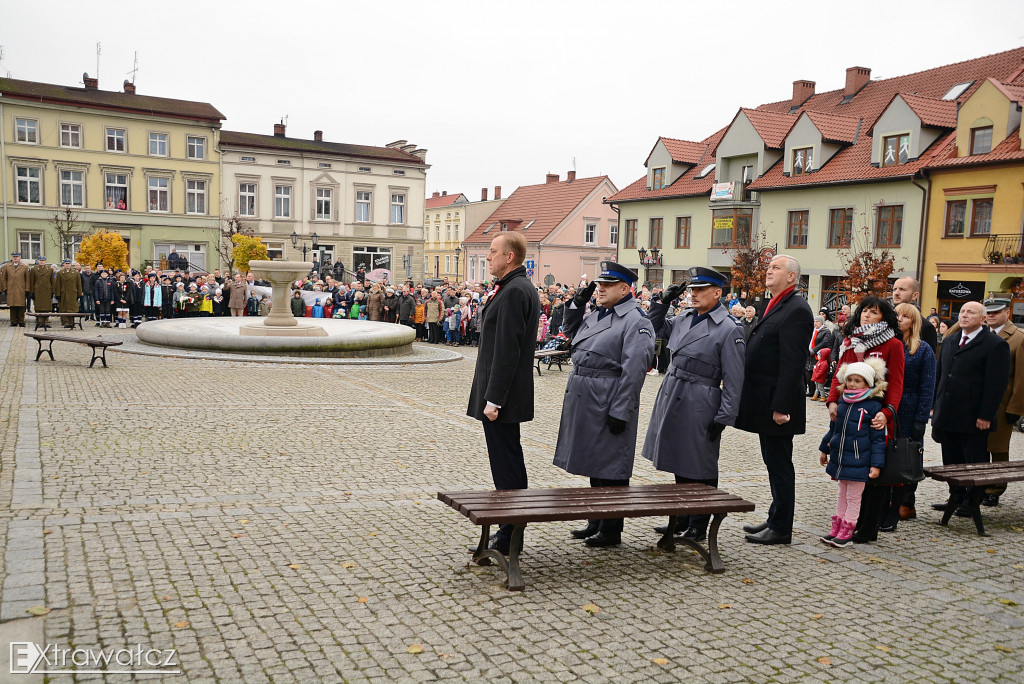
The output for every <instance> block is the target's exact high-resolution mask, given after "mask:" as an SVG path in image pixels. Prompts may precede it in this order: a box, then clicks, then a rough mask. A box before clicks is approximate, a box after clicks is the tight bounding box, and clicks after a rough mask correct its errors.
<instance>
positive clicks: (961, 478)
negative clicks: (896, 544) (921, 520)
mask: <svg viewBox="0 0 1024 684" xmlns="http://www.w3.org/2000/svg"><path fill="white" fill-rule="evenodd" d="M924 472H925V475H928V476H929V477H931V478H932V479H933V480H938V481H940V482H947V483H949V484H951V485H953V486H954V487H969V488H970V499H969V504H968V505H969V506H970V508H971V513H972V515H971V517H972V518H973V519H974V526H975V527H976V528H977V529H978V535H979V536H982V537H987V536H989V535H988V534H986V533H985V526H984V525H983V524H982V522H981V506H979V505H978V504H979V503H980V502H981V496H982V494H984V492H985V487H988V486H990V485H994V484H1005V483H1007V482H1019V481H1021V480H1024V461H1001V462H999V463H957V464H954V465H943V466H931V467H928V468H925V469H924ZM955 508H956V507H955V506H948V505H947V506H946V510H945V511H943V513H942V521H941V522H940V523H939V524H940V525H948V524H949V519H950V518H951V517H952V516H953V511H954V509H955Z"/></svg>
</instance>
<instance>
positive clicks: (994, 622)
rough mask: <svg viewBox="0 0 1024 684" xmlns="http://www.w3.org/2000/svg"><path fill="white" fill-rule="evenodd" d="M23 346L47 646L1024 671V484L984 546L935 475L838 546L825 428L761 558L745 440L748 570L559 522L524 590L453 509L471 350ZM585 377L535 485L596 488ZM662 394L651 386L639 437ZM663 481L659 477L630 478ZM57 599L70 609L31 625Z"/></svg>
mask: <svg viewBox="0 0 1024 684" xmlns="http://www.w3.org/2000/svg"><path fill="white" fill-rule="evenodd" d="M20 332H21V331H20V330H12V329H10V328H9V327H7V325H6V320H5V321H4V322H3V323H2V324H0V363H2V366H0V430H2V434H3V448H2V451H0V466H2V470H0V497H2V499H3V502H4V506H3V507H2V511H3V512H2V514H0V554H2V556H3V560H4V566H3V570H4V577H3V584H2V594H0V619H2V620H4V621H9V620H22V621H24V624H26V626H27V625H29V624H34V625H38V623H39V622H40V621H41V622H42V623H43V630H42V631H43V633H44V635H45V642H46V643H48V644H55V645H57V646H59V647H62V648H107V649H110V648H114V649H116V648H123V647H127V646H130V645H134V644H136V643H140V644H142V645H143V646H144V647H145V648H156V649H164V648H174V649H177V652H178V654H179V659H180V665H181V668H182V671H183V674H182V675H181V676H179V677H167V679H171V680H175V679H177V680H185V679H187V680H189V681H211V680H218V681H232V682H233V681H246V682H260V681H277V682H287V681H301V682H309V681H315V680H325V681H356V682H358V681H375V682H389V681H430V680H442V679H443V680H452V681H516V682H519V681H552V682H567V681H586V682H588V683H591V682H648V681H656V682H668V681H680V680H686V681H688V682H701V681H709V682H719V681H722V682H725V681H749V680H757V681H771V680H774V681H789V680H792V679H795V678H798V677H802V678H806V679H809V680H812V681H843V680H875V681H881V680H913V681H951V680H956V681H998V680H1004V681H1012V680H1018V681H1019V680H1020V678H1021V676H1022V663H1024V630H1022V629H1021V627H1022V626H1024V591H1022V589H1021V587H1022V586H1024V565H1022V564H1024V552H1022V551H1024V545H1022V541H1024V489H1021V488H1019V487H1018V486H1016V485H1012V484H1011V486H1010V490H1009V491H1008V493H1007V495H1006V496H1005V497H1004V499H1003V503H1002V504H1001V505H1000V506H999V507H998V508H996V509H987V510H986V511H985V515H986V521H987V526H988V529H989V530H990V531H991V532H992V534H993V536H992V537H989V538H979V537H977V536H976V535H975V534H974V533H973V531H972V527H971V525H970V523H969V521H964V520H962V519H957V518H954V520H953V522H952V524H951V527H950V528H949V529H943V528H941V527H939V526H938V525H937V524H936V523H937V521H938V514H937V513H935V512H933V511H931V510H929V507H928V506H927V504H928V503H930V502H934V501H938V500H939V499H940V498H944V489H943V488H942V487H940V486H939V485H938V484H937V483H933V482H931V481H928V482H925V483H923V484H922V486H921V488H920V492H919V504H920V505H919V511H920V513H919V516H920V517H919V518H918V519H917V520H912V521H908V522H905V523H902V524H901V525H900V527H899V530H898V532H896V533H895V534H882V535H881V538H880V539H879V541H878V543H876V544H870V545H859V546H856V547H854V548H851V549H847V550H843V551H835V550H828V549H826V548H825V547H824V546H823V545H822V544H820V543H819V542H818V541H817V539H816V537H817V535H818V534H820V533H821V531H822V530H823V528H824V526H825V524H826V523H827V521H828V518H829V515H830V513H831V511H832V510H833V508H832V507H833V506H834V496H835V487H834V486H833V484H831V483H830V482H829V480H828V478H827V477H826V476H825V475H824V473H823V472H822V469H821V468H820V467H818V466H817V463H816V445H817V442H818V440H819V439H820V437H821V435H822V434H823V432H824V430H825V428H826V412H825V409H824V408H823V407H822V406H821V405H818V404H814V405H812V406H810V407H809V413H810V415H811V419H810V421H809V426H808V433H809V434H808V435H806V436H804V437H802V438H800V439H798V442H797V449H796V460H797V471H798V472H797V499H798V503H797V513H796V516H797V529H796V531H795V535H794V544H793V545H792V546H787V547H769V548H764V547H756V546H752V545H750V544H746V543H745V542H744V541H743V537H742V533H741V531H740V525H741V524H742V523H744V522H752V521H760V520H762V519H763V517H764V511H765V510H766V507H767V504H768V501H769V490H768V482H767V478H766V475H765V471H764V468H763V465H762V464H761V461H760V455H759V452H758V448H757V441H756V439H755V438H754V436H752V435H747V434H745V433H740V432H737V431H735V430H732V429H730V430H727V431H726V432H725V434H724V436H723V440H724V441H723V457H722V463H721V466H722V477H721V487H722V488H724V489H726V490H729V491H731V492H733V493H736V494H738V495H740V496H742V497H744V498H747V499H750V500H752V501H754V502H756V503H757V506H758V511H756V512H754V513H750V514H744V515H737V516H730V517H729V518H727V519H726V521H725V523H724V524H723V526H722V535H721V552H722V556H723V558H724V560H725V563H726V572H725V573H724V574H722V575H710V574H707V573H705V572H704V571H703V569H702V563H701V562H700V559H699V557H698V556H697V555H696V554H695V553H692V552H691V551H687V550H681V551H678V552H676V553H675V554H663V553H658V552H654V551H652V550H651V547H652V545H653V543H654V542H655V541H656V538H655V535H654V534H653V532H652V530H651V526H652V525H654V524H658V523H659V522H661V521H660V520H655V519H633V520H627V521H626V529H625V533H624V539H623V544H622V546H621V547H620V548H618V549H611V550H606V549H600V550H598V549H587V548H585V547H584V546H583V545H582V542H578V541H573V540H570V539H569V538H568V537H569V535H568V530H569V529H570V528H571V527H573V526H574V525H573V524H572V523H547V524H538V525H533V526H531V527H529V528H528V529H527V535H526V551H525V554H524V556H523V562H522V565H523V572H524V576H525V579H526V583H527V589H526V591H525V592H523V593H511V592H508V591H506V590H505V589H504V588H502V586H501V576H500V574H499V572H498V571H497V570H496V569H495V568H493V567H477V566H474V565H470V564H469V563H468V560H469V556H468V554H467V553H466V545H467V544H471V543H474V542H475V541H476V538H477V528H476V527H474V526H473V525H472V524H470V523H469V521H468V520H466V519H465V518H463V517H462V516H460V515H458V514H457V513H455V512H454V511H452V510H451V509H449V508H447V507H446V506H444V505H443V504H441V503H440V502H438V501H437V500H436V492H437V491H438V490H448V489H467V488H487V487H489V484H490V475H489V471H488V468H487V459H486V454H485V451H484V440H483V435H482V432H481V429H480V426H479V424H478V423H477V422H475V421H473V420H471V419H469V418H467V417H466V416H465V415H464V412H465V404H466V397H467V392H468V385H469V380H470V377H471V375H472V363H473V350H471V349H470V350H466V349H465V348H463V349H460V350H459V351H462V352H465V353H466V355H467V358H466V359H464V360H460V361H456V362H451V363H439V364H433V365H409V366H379V365H363V366H315V365H299V366H296V365H283V364H266V363H260V364H248V363H239V362H224V361H208V360H194V359H175V358H162V357H146V356H137V355H127V354H119V353H116V352H114V351H111V353H110V355H109V356H110V368H108V369H103V368H93V369H89V368H87V367H86V366H87V362H88V358H89V352H88V349H87V348H85V347H81V346H79V345H71V344H67V343H63V344H61V343H58V344H57V345H55V354H56V357H57V360H56V361H55V362H50V361H48V360H44V361H40V362H39V363H36V362H34V361H32V356H33V355H34V351H35V345H34V344H33V343H32V342H31V340H26V339H25V338H24V337H23V336H22V335H21V334H20ZM89 333H90V331H89V329H88V328H87V330H86V331H85V334H89ZM129 333H130V331H129V332H121V331H110V332H107V334H114V335H116V334H129ZM77 334H82V333H77ZM565 380H566V373H563V372H559V371H557V370H554V371H551V372H547V371H545V373H544V375H543V377H541V378H539V379H537V383H536V388H537V389H536V391H537V414H538V415H537V419H536V420H535V421H533V422H532V423H529V424H527V425H526V426H524V442H525V444H524V446H525V449H526V453H527V459H528V463H527V466H528V469H529V473H530V478H531V484H533V485H535V486H584V485H585V482H584V480H583V479H582V478H577V477H573V476H569V475H567V474H565V473H564V472H562V471H561V470H558V469H556V468H555V467H553V466H552V465H551V457H552V454H553V451H554V444H555V437H556V432H557V427H558V419H559V410H560V406H561V398H562V394H563V392H564V387H565ZM660 382H661V381H660V379H659V378H657V377H648V378H647V382H646V386H645V388H644V392H643V398H642V404H643V405H642V407H641V430H640V433H641V434H643V433H644V428H645V425H646V422H647V418H648V416H649V415H650V412H651V406H652V403H653V401H654V397H655V395H656V392H657V389H658V387H659V385H660ZM1021 439H1022V436H1021V435H1015V436H1014V444H1013V450H1014V454H1013V456H1012V457H1014V458H1021V457H1022V455H1021V453H1020V452H1021ZM927 448H928V459H929V460H930V461H935V460H937V459H938V450H937V445H936V444H934V443H931V442H930V443H929V444H928V447H927ZM669 480H670V477H669V476H668V475H666V474H663V473H657V472H655V471H654V470H653V469H652V468H651V467H650V465H649V464H648V463H647V462H646V461H643V460H638V461H637V467H636V476H635V479H634V482H636V483H656V482H666V481H669ZM586 604H594V605H596V606H598V607H599V608H600V612H597V613H596V614H590V613H588V612H586V611H584V610H583V606H584V605H586ZM39 605H44V606H45V607H46V608H48V609H49V610H50V612H49V614H47V615H46V616H45V617H42V618H32V617H27V615H28V613H26V610H27V609H28V608H30V607H33V606H39ZM5 627H10V625H5ZM414 644H419V645H422V652H421V653H410V652H409V649H410V646H412V645H414ZM0 648H5V647H4V646H3V645H2V644H0ZM413 650H416V649H413ZM0 676H2V675H0ZM89 678H90V677H89V676H88V675H78V676H77V679H81V680H86V679H89ZM92 678H93V679H98V678H99V677H98V676H96V677H92ZM66 679H67V678H66V677H59V678H58V681H61V680H66ZM107 679H109V680H111V681H118V680H119V679H122V680H127V679H128V678H127V676H126V675H117V676H107ZM149 679H152V678H149ZM13 681H20V680H17V679H16V678H15V679H14V680H13Z"/></svg>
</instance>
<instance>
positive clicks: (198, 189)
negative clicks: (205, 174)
mask: <svg viewBox="0 0 1024 684" xmlns="http://www.w3.org/2000/svg"><path fill="white" fill-rule="evenodd" d="M208 191H209V181H207V180H206V179H205V178H186V179H185V213H186V214H195V215H200V216H205V215H206V214H207V212H208V210H209V207H210V202H209V198H208V196H207V193H208ZM200 202H202V206H199V203H200Z"/></svg>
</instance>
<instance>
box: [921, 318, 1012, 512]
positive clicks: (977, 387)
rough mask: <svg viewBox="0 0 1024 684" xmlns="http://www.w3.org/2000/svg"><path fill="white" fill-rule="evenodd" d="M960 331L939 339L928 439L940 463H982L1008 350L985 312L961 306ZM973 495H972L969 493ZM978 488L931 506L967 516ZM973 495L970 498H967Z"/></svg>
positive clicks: (957, 490)
mask: <svg viewBox="0 0 1024 684" xmlns="http://www.w3.org/2000/svg"><path fill="white" fill-rule="evenodd" d="M958 320H959V323H960V330H958V331H957V332H955V333H953V335H951V336H950V337H947V338H946V339H945V340H943V344H942V349H941V351H940V352H939V364H938V369H937V370H936V375H935V404H934V406H933V408H932V437H933V438H934V439H935V441H936V442H938V443H939V444H941V445H942V463H943V464H947V465H948V464H951V463H986V462H987V461H988V433H989V432H990V431H991V430H992V428H994V427H995V424H996V412H997V411H998V410H999V402H1000V401H1002V398H1003V393H1004V392H1005V391H1006V385H1007V384H1008V383H1009V381H1010V345H1008V344H1007V343H1006V340H1004V339H1003V338H1001V337H999V335H996V334H995V333H993V332H992V331H991V330H989V329H988V328H986V327H985V326H984V325H983V323H984V322H985V307H984V306H982V304H981V302H967V303H966V304H964V305H963V308H961V309H960V315H959V317H958ZM972 490H976V491H972ZM983 490H984V487H977V488H975V487H952V486H951V487H950V488H949V501H947V502H946V503H944V504H933V505H932V507H933V508H935V509H936V510H940V511H944V510H946V507H947V506H956V507H962V508H963V514H964V515H967V516H969V515H972V514H973V513H974V510H975V509H976V507H977V505H978V499H979V498H980V496H981V492H982V491H983ZM972 494H973V495H975V496H972Z"/></svg>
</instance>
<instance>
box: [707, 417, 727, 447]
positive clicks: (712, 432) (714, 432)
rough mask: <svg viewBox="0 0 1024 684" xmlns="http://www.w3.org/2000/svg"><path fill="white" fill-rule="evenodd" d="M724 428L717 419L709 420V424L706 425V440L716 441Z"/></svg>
mask: <svg viewBox="0 0 1024 684" xmlns="http://www.w3.org/2000/svg"><path fill="white" fill-rule="evenodd" d="M723 430H725V426H724V425H722V424H721V423H719V422H718V421H715V420H713V421H711V425H708V441H709V442H717V441H718V438H719V437H721V436H722V431H723Z"/></svg>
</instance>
